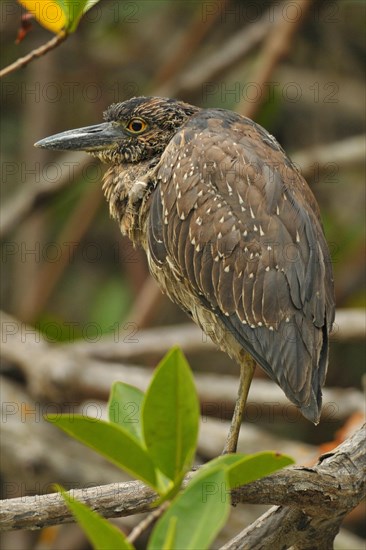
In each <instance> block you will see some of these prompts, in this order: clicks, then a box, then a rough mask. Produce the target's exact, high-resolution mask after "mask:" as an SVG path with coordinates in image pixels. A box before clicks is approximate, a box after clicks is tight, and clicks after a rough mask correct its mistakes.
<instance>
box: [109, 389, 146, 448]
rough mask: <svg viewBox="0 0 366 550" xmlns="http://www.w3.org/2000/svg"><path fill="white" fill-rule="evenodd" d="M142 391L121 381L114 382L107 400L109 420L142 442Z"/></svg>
mask: <svg viewBox="0 0 366 550" xmlns="http://www.w3.org/2000/svg"><path fill="white" fill-rule="evenodd" d="M143 399H144V393H143V392H142V391H141V390H139V389H138V388H135V387H134V386H130V385H129V384H124V383H123V382H114V384H113V385H112V389H111V394H110V396H109V401H108V416H109V420H110V421H111V422H113V423H114V424H118V425H119V426H122V427H123V428H125V429H126V430H127V431H128V432H129V433H130V434H131V435H132V436H133V437H134V438H135V439H137V441H139V442H141V443H142V442H143V435H142V429H141V409H142V402H143Z"/></svg>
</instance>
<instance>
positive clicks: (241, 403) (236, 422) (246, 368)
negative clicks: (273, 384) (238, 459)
mask: <svg viewBox="0 0 366 550" xmlns="http://www.w3.org/2000/svg"><path fill="white" fill-rule="evenodd" d="M254 370H255V361H254V359H253V358H252V357H251V355H249V354H245V356H244V357H243V361H242V363H241V365H240V380H239V391H238V397H237V399H236V403H235V409H234V414H233V417H232V419H231V424H230V429H229V433H228V435H227V438H226V441H225V447H224V450H223V451H222V454H227V453H235V452H236V448H237V445H238V438H239V432H240V427H241V423H242V419H243V414H244V409H245V404H246V402H247V397H248V393H249V388H250V384H251V383H252V379H253V374H254Z"/></svg>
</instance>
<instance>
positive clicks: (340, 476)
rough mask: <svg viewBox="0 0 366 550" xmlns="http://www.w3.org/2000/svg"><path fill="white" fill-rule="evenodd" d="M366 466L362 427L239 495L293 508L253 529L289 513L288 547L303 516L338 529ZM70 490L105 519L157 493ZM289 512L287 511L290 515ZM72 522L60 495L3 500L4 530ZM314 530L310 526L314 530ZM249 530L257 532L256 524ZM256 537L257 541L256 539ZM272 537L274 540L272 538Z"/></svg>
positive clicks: (131, 510)
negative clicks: (310, 460)
mask: <svg viewBox="0 0 366 550" xmlns="http://www.w3.org/2000/svg"><path fill="white" fill-rule="evenodd" d="M365 465H366V445H365V426H363V427H362V428H361V429H359V430H358V431H357V432H355V433H354V434H353V436H352V437H350V438H349V439H348V440H346V441H345V442H344V443H342V444H341V445H340V446H339V447H337V448H336V449H335V450H334V451H332V452H331V453H327V454H326V455H323V456H321V457H320V458H319V462H318V464H317V465H316V466H314V467H313V468H296V467H293V468H287V469H284V470H281V471H280V472H277V473H275V474H272V475H271V476H268V477H266V478H263V479H260V480H258V481H254V482H252V483H250V484H248V485H245V486H243V487H242V488H240V489H238V490H236V491H235V492H234V498H235V499H236V500H237V501H238V500H240V501H241V502H249V503H252V504H253V503H256V504H259V503H262V504H263V503H265V504H273V503H278V502H279V503H281V504H283V505H290V506H291V508H288V507H286V508H283V509H281V508H280V509H278V508H276V509H275V510H273V511H272V512H270V513H267V514H266V515H265V517H263V516H262V518H261V519H260V520H258V521H257V522H256V523H257V530H254V532H255V533H257V534H258V533H261V536H262V537H263V534H264V532H266V533H269V534H271V533H275V531H276V530H277V532H278V531H279V529H280V528H281V525H282V523H281V522H282V520H283V518H284V517H285V518H287V517H288V518H289V519H291V521H292V522H293V524H292V526H291V523H290V522H287V524H286V526H287V530H288V533H287V539H286V544H287V546H286V547H289V546H291V544H296V543H297V542H298V541H299V540H300V539H299V538H296V540H295V537H296V536H297V537H299V532H298V531H297V527H298V523H299V521H300V519H302V520H303V529H307V525H313V526H314V529H315V532H317V530H318V529H319V528H320V527H322V528H323V527H324V528H325V529H327V531H329V530H332V529H333V526H336V529H337V530H336V532H338V528H339V523H340V521H341V520H342V518H343V516H344V515H345V513H347V512H348V511H350V510H352V509H353V508H354V507H355V506H356V505H357V504H358V503H359V502H360V501H361V500H362V498H364V496H365ZM190 475H192V474H190ZM70 494H71V495H72V496H73V497H74V498H77V499H79V500H80V501H81V502H84V503H86V504H88V505H89V506H91V507H92V508H93V510H96V511H98V512H99V513H100V514H102V515H103V516H105V517H121V516H128V515H133V514H137V513H140V512H145V511H148V510H149V509H150V507H151V504H152V503H153V502H154V498H155V497H156V495H154V492H153V491H152V490H151V489H148V488H147V487H145V486H144V485H143V484H142V483H140V482H137V481H131V482H127V483H114V484H111V485H105V486H100V487H93V488H88V489H81V490H75V491H70ZM284 510H287V514H286V513H285V511H284ZM278 517H279V518H280V520H278ZM305 519H306V521H305ZM71 521H72V515H71V513H70V512H69V511H68V509H67V507H66V505H65V504H64V502H63V499H62V498H61V497H60V495H58V494H47V495H41V496H34V497H21V498H16V499H9V500H5V501H2V502H1V503H0V522H1V529H2V530H3V531H6V530H12V529H37V528H41V527H45V526H48V525H55V524H60V523H69V522H71ZM328 524H329V526H330V527H329V529H328ZM314 529H312V530H311V529H310V532H312V533H313V534H314ZM249 530H251V531H252V532H253V529H252V528H251V527H250V528H249ZM265 530H266V531H265ZM246 531H247V533H249V531H248V530H246ZM332 532H333V531H332ZM243 533H245V532H243ZM275 535H276V536H277V533H275V534H274V535H273V536H275ZM253 536H254V537H255V536H256V534H254V535H253ZM248 540H249V539H248ZM252 540H253V541H254V542H255V539H254V538H253V537H252ZM260 540H262V541H263V538H262V539H261V537H260V536H259V535H258V536H257V541H256V544H257V545H256V546H255V545H254V542H253V544H251V545H249V546H247V544H246V540H245V537H244V535H243V536H242V537H241V539H240V540H239V539H238V537H237V538H236V539H235V541H232V542H231V543H229V545H226V546H225V550H232V549H234V548H251V549H253V548H269V546H268V545H266V546H259V541H260ZM271 540H272V542H273V539H271ZM304 540H305V539H304ZM273 548H279V546H275V547H273ZM299 548H306V547H305V546H301V547H300V546H299ZM309 548H310V547H309ZM319 548H320V547H319Z"/></svg>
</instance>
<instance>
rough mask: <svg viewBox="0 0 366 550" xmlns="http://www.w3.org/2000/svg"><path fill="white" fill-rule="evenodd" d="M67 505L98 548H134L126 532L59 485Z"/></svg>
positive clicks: (100, 549)
mask: <svg viewBox="0 0 366 550" xmlns="http://www.w3.org/2000/svg"><path fill="white" fill-rule="evenodd" d="M58 490H59V491H60V492H61V494H62V496H63V498H64V499H65V502H66V504H67V506H68V507H69V508H70V510H71V512H72V513H73V515H74V516H75V518H76V520H77V522H78V523H79V525H80V527H81V528H82V529H83V531H84V532H85V534H86V536H87V537H88V539H89V540H90V542H91V543H92V545H93V547H94V548H95V549H96V550H133V549H134V546H132V544H130V542H129V541H128V540H127V538H126V537H125V536H124V534H123V533H122V532H121V531H120V530H119V529H117V527H115V526H114V525H112V524H111V523H109V521H107V520H106V519H104V518H103V517H102V516H100V515H99V514H97V513H96V512H94V511H93V510H91V509H90V508H88V506H86V505H85V504H83V503H82V502H79V501H77V500H75V499H74V498H72V497H71V496H70V495H69V494H68V493H66V492H65V491H64V490H63V489H62V488H61V487H58Z"/></svg>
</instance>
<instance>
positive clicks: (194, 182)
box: [36, 97, 334, 452]
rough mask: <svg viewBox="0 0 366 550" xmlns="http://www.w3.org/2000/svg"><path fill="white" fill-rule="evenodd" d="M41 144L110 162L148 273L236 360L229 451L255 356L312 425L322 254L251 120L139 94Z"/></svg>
mask: <svg viewBox="0 0 366 550" xmlns="http://www.w3.org/2000/svg"><path fill="white" fill-rule="evenodd" d="M104 120H105V122H104V123H102V124H97V125H95V126H88V127H86V128H79V129H76V130H69V131H66V132H62V133H60V134H57V135H54V136H51V137H49V138H46V139H43V140H41V141H39V142H38V143H36V146H37V147H43V148H46V149H56V150H73V151H86V152H88V153H90V154H91V155H93V156H94V157H98V158H99V159H100V160H101V161H103V162H105V163H108V164H110V168H109V170H108V171H107V172H106V174H105V176H104V180H103V190H104V193H105V196H106V198H107V200H108V202H109V208H110V212H111V214H112V216H113V217H114V218H115V219H116V220H117V221H118V223H119V225H120V228H121V231H122V233H123V234H124V235H128V237H129V238H130V239H131V240H132V241H133V243H134V244H135V245H140V246H142V247H143V248H144V250H145V252H146V254H147V258H148V263H149V268H150V271H151V273H152V275H153V277H155V279H156V280H157V281H158V283H159V285H160V287H161V288H162V289H163V291H164V292H165V293H166V294H167V295H168V296H169V297H170V299H171V300H173V301H174V302H176V303H177V304H179V306H180V307H181V308H182V309H183V310H184V311H185V312H186V313H187V314H189V315H190V316H191V317H192V319H193V320H194V321H195V322H196V323H197V324H198V325H199V326H200V327H201V328H202V330H203V331H204V332H205V333H207V334H208V335H209V336H210V337H211V338H212V340H213V341H214V342H215V343H216V344H217V345H218V346H219V348H221V349H222V350H223V351H224V352H226V353H227V354H228V355H229V356H230V357H232V358H233V359H235V360H236V361H237V362H238V363H239V365H240V367H241V370H240V385H239V392H238V398H237V402H236V406H235V411H234V416H233V420H232V424H231V428H230V432H229V435H228V438H227V441H226V444H225V449H224V451H225V452H234V451H235V450H236V446H237V439H238V435H239V430H240V425H241V420H242V414H243V410H244V406H245V402H246V398H247V394H248V391H249V387H250V384H251V381H252V377H253V372H254V368H255V362H257V363H258V364H259V365H260V366H261V367H262V368H263V369H264V371H265V372H266V373H267V374H268V375H269V376H270V378H272V379H273V380H274V381H275V382H276V383H277V384H278V385H279V386H280V387H281V388H282V390H283V391H284V392H285V394H286V395H287V397H288V398H289V399H290V401H292V402H293V403H294V404H295V405H296V406H297V407H298V408H299V409H300V410H301V412H302V414H303V415H304V416H305V417H306V418H308V419H309V420H311V421H312V422H314V423H315V424H316V423H318V421H319V417H320V409H321V400H322V393H321V388H322V386H323V384H324V381H325V376H326V371H327V364H328V337H329V332H330V330H331V327H332V323H333V319H334V297H333V277H332V267H331V258H330V254H329V250H328V247H327V243H326V241H325V237H324V233H323V229H322V225H321V221H320V216H319V209H318V206H317V203H316V200H315V198H314V196H313V194H312V192H311V191H310V189H309V187H308V185H307V183H306V181H305V180H304V178H303V177H302V176H301V175H300V173H299V171H298V170H297V168H296V167H295V166H294V164H293V163H292V162H291V160H290V159H289V158H288V157H287V156H286V154H285V153H284V151H283V149H282V148H281V147H280V145H279V144H278V143H277V141H276V140H275V139H274V138H273V137H272V136H271V135H270V134H269V133H268V132H267V131H266V130H264V129H263V128H262V127H261V126H259V125H258V124H256V123H255V122H253V121H252V120H250V119H248V118H245V117H243V116H241V115H239V114H237V113H234V112H231V111H227V110H223V109H199V108H198V107H195V106H193V105H189V104H187V103H184V102H182V101H177V100H175V99H165V98H158V97H137V98H133V99H130V100H128V101H125V102H123V103H116V104H114V105H111V106H110V107H109V108H108V109H107V111H106V113H105V115H104Z"/></svg>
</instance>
